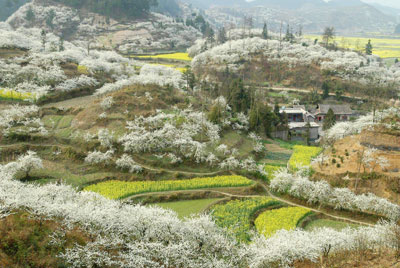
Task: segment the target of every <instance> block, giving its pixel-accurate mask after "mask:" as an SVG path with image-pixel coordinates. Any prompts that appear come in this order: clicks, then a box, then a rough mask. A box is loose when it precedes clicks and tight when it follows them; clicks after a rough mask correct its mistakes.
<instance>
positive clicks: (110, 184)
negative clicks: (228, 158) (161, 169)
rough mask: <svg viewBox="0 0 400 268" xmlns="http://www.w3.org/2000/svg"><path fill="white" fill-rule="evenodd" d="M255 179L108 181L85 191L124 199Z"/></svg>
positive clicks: (238, 184) (241, 182)
mask: <svg viewBox="0 0 400 268" xmlns="http://www.w3.org/2000/svg"><path fill="white" fill-rule="evenodd" d="M252 184H253V181H252V180H249V179H247V178H245V177H242V176H219V177H208V178H194V179H189V180H168V181H135V182H126V181H115V180H114V181H106V182H101V183H98V184H94V185H90V186H88V187H86V188H85V189H84V190H85V191H92V192H96V193H99V194H101V195H103V196H105V197H107V198H109V199H123V198H126V197H129V196H132V195H136V194H142V193H152V192H165V191H178V190H194V189H204V188H220V187H241V186H249V185H252Z"/></svg>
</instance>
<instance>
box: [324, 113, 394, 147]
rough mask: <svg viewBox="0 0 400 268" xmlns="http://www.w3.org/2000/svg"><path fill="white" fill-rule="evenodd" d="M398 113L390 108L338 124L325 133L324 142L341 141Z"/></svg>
mask: <svg viewBox="0 0 400 268" xmlns="http://www.w3.org/2000/svg"><path fill="white" fill-rule="evenodd" d="M396 113H399V109H398V108H391V109H388V110H384V111H378V112H375V113H370V114H368V115H366V116H361V117H360V118H358V119H357V120H355V121H353V122H339V123H336V124H335V125H334V126H333V127H331V128H330V129H329V130H327V131H326V133H325V135H324V140H325V141H326V142H328V143H333V142H334V141H336V140H339V139H342V138H344V137H346V136H350V135H354V134H358V133H361V131H362V130H364V129H366V128H368V127H370V126H374V125H376V124H379V120H377V119H384V118H388V117H391V116H394V115H396Z"/></svg>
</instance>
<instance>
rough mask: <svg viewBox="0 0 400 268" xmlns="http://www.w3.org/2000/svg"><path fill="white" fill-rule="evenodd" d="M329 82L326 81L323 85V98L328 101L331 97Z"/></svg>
mask: <svg viewBox="0 0 400 268" xmlns="http://www.w3.org/2000/svg"><path fill="white" fill-rule="evenodd" d="M329 88H330V87H329V82H328V81H324V82H323V83H322V91H323V93H322V98H323V99H327V98H328V97H329Z"/></svg>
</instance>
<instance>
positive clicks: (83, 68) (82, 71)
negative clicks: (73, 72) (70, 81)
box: [78, 65, 89, 75]
mask: <svg viewBox="0 0 400 268" xmlns="http://www.w3.org/2000/svg"><path fill="white" fill-rule="evenodd" d="M78 72H79V73H80V74H85V75H88V74H89V69H88V68H87V67H86V66H83V65H78Z"/></svg>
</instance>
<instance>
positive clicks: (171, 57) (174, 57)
mask: <svg viewBox="0 0 400 268" xmlns="http://www.w3.org/2000/svg"><path fill="white" fill-rule="evenodd" d="M132 57H133V58H141V59H168V60H181V61H191V60H192V58H191V57H189V54H188V53H171V54H158V55H144V56H132Z"/></svg>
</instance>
